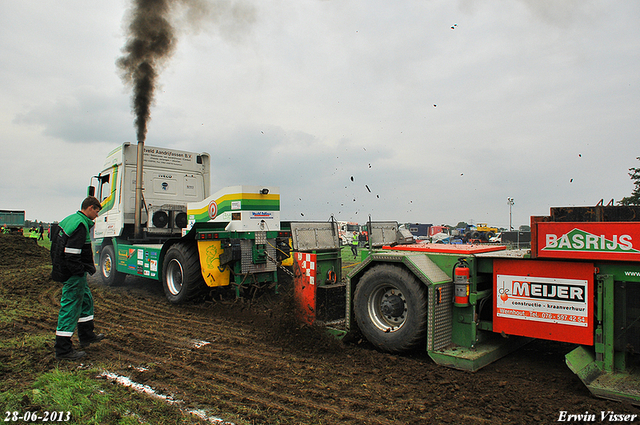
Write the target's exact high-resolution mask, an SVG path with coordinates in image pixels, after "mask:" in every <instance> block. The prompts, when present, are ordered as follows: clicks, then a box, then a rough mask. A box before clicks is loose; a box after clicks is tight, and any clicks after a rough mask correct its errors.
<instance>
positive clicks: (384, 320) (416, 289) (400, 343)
mask: <svg viewBox="0 0 640 425" xmlns="http://www.w3.org/2000/svg"><path fill="white" fill-rule="evenodd" d="M353 304H354V313H355V317H356V321H357V323H358V327H359V328H360V331H361V332H362V334H363V335H364V336H365V338H367V340H368V341H369V342H371V343H372V344H373V345H375V346H376V347H377V348H378V349H380V350H382V351H387V352H390V353H403V352H407V351H410V350H413V349H415V348H416V347H418V346H420V345H424V343H425V341H426V335H427V290H426V288H425V286H424V285H423V284H422V283H421V282H420V281H418V279H417V278H416V277H415V276H413V275H412V274H411V273H409V272H408V271H407V270H405V269H403V268H401V267H398V266H392V265H388V264H382V265H378V266H375V267H373V268H371V269H370V270H369V271H367V272H366V273H365V274H364V275H363V276H362V279H360V282H359V283H358V286H357V287H356V291H355V294H354V297H353Z"/></svg>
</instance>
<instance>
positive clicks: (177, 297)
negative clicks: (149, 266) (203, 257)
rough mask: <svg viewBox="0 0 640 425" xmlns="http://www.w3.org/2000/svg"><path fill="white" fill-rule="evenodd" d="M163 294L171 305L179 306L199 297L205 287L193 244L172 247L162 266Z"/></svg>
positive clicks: (178, 244)
mask: <svg viewBox="0 0 640 425" xmlns="http://www.w3.org/2000/svg"><path fill="white" fill-rule="evenodd" d="M162 284H163V286H164V294H165V295H166V296H167V299H168V300H169V301H170V302H171V303H173V304H181V303H184V302H186V301H189V300H191V299H193V298H194V297H196V296H198V295H201V294H202V293H203V292H204V290H205V289H206V287H207V285H206V284H205V283H204V279H203V278H202V273H201V272H200V257H199V255H198V247H197V246H196V244H195V243H182V242H180V243H177V244H175V245H172V246H171V247H170V248H169V250H168V251H167V254H166V255H165V257H164V262H163V266H162Z"/></svg>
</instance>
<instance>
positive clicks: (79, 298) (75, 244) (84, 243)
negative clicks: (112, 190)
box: [51, 196, 105, 360]
mask: <svg viewBox="0 0 640 425" xmlns="http://www.w3.org/2000/svg"><path fill="white" fill-rule="evenodd" d="M101 208H102V206H101V205H100V201H98V199H97V198H95V197H93V196H89V197H87V198H85V199H84V201H82V205H81V207H80V211H77V212H76V213H75V214H71V215H70V216H68V217H67V218H65V219H64V220H62V221H61V222H60V224H59V225H58V226H57V227H56V228H54V229H53V230H52V232H51V263H52V265H53V268H52V271H51V277H52V279H53V280H55V281H57V282H63V283H64V285H63V287H62V297H61V299H60V312H59V314H58V327H57V328H56V343H55V354H56V358H57V359H67V360H78V359H80V358H81V357H83V356H84V355H85V352H84V351H76V350H74V348H73V343H72V342H71V337H72V336H73V333H74V331H75V329H76V326H77V327H78V340H79V341H80V347H83V348H84V347H88V346H89V344H91V343H93V342H99V341H101V340H103V339H104V338H105V335H103V334H96V333H94V331H93V330H94V324H93V296H92V295H91V291H90V290H89V287H88V285H87V273H89V274H94V273H95V272H96V267H95V265H94V263H93V253H92V251H91V231H90V230H91V227H93V221H94V220H95V219H96V217H98V213H99V212H100V209H101Z"/></svg>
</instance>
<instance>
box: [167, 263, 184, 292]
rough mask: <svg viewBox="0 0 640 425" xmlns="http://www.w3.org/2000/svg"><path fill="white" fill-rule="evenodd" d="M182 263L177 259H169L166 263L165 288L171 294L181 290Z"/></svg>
mask: <svg viewBox="0 0 640 425" xmlns="http://www.w3.org/2000/svg"><path fill="white" fill-rule="evenodd" d="M182 279H183V272H182V264H180V262H179V261H177V260H171V262H169V264H168V265H167V276H166V281H167V288H168V289H169V292H170V293H171V295H178V294H179V293H180V291H181V290H182Z"/></svg>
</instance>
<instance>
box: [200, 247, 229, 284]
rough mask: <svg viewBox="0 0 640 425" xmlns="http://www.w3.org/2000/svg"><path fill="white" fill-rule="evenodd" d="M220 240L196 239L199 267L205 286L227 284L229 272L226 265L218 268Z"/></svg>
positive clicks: (220, 250)
mask: <svg viewBox="0 0 640 425" xmlns="http://www.w3.org/2000/svg"><path fill="white" fill-rule="evenodd" d="M222 251H223V249H222V247H221V242H220V241H198V252H199V254H200V267H201V269H202V277H203V278H204V281H205V283H206V284H207V286H211V287H215V286H226V285H228V284H229V278H230V276H231V272H230V270H229V268H228V267H226V266H225V267H224V268H223V269H222V270H220V255H221V254H222Z"/></svg>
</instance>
